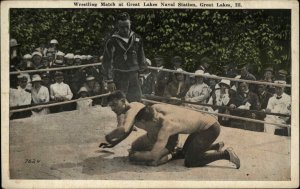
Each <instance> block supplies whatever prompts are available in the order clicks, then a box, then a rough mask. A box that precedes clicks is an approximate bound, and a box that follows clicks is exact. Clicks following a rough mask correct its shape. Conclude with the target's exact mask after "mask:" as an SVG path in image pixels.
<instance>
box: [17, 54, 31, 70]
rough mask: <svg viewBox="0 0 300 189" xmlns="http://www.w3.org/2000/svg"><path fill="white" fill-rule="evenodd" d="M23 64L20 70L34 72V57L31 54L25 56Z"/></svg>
mask: <svg viewBox="0 0 300 189" xmlns="http://www.w3.org/2000/svg"><path fill="white" fill-rule="evenodd" d="M22 63H23V64H22V65H21V67H22V68H20V70H33V69H34V68H33V63H32V56H31V55H30V54H25V55H24V56H23V62H22Z"/></svg>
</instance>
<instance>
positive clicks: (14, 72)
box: [9, 62, 102, 75]
mask: <svg viewBox="0 0 300 189" xmlns="http://www.w3.org/2000/svg"><path fill="white" fill-rule="evenodd" d="M100 65H102V63H101V62H100V63H93V64H85V65H78V66H64V67H59V68H45V69H38V70H26V71H13V72H10V73H9V74H11V75H15V74H21V73H37V72H46V71H57V70H70V69H76V68H85V67H92V66H100Z"/></svg>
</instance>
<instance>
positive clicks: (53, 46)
mask: <svg viewBox="0 0 300 189" xmlns="http://www.w3.org/2000/svg"><path fill="white" fill-rule="evenodd" d="M49 49H50V51H52V52H53V53H54V54H56V53H57V52H58V41H57V40H56V39H52V40H51V41H50V44H49ZM54 59H55V58H54Z"/></svg>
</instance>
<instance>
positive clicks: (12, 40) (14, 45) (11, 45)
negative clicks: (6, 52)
mask: <svg viewBox="0 0 300 189" xmlns="http://www.w3.org/2000/svg"><path fill="white" fill-rule="evenodd" d="M19 45H20V44H18V42H17V40H16V39H10V41H9V46H10V47H16V46H19Z"/></svg>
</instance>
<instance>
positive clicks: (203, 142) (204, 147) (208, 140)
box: [183, 123, 226, 167]
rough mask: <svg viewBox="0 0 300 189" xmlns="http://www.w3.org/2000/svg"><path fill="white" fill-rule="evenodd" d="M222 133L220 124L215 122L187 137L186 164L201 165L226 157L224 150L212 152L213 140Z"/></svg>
mask: <svg viewBox="0 0 300 189" xmlns="http://www.w3.org/2000/svg"><path fill="white" fill-rule="evenodd" d="M219 134H220V125H219V123H215V124H214V125H212V126H211V127H210V128H209V129H207V130H204V131H199V132H195V133H193V134H191V135H189V137H188V138H187V140H186V142H185V144H184V146H183V152H184V154H185V158H184V159H185V161H184V164H185V166H187V167H201V166H205V165H207V164H209V163H211V162H213V161H216V160H220V159H226V156H225V155H224V152H211V153H207V151H208V150H212V144H213V142H214V141H215V140H216V139H217V138H218V136H219Z"/></svg>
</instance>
